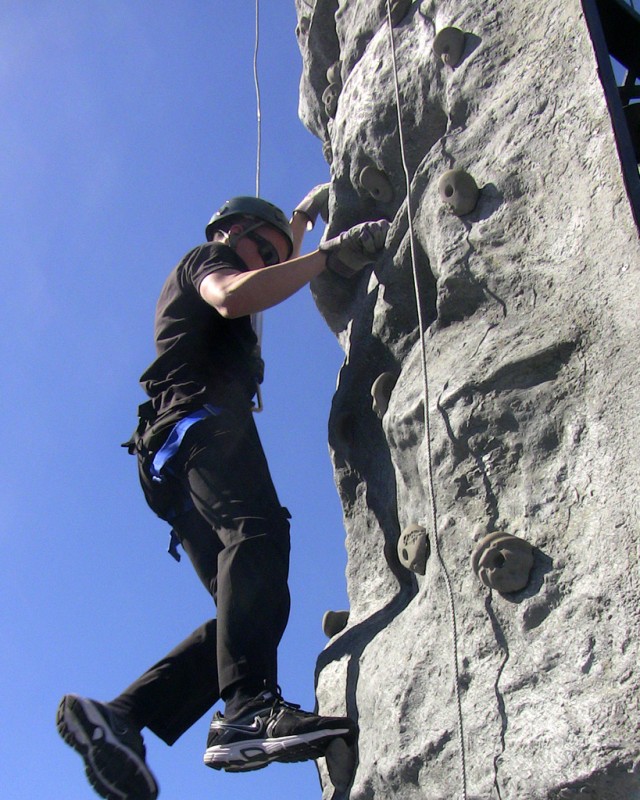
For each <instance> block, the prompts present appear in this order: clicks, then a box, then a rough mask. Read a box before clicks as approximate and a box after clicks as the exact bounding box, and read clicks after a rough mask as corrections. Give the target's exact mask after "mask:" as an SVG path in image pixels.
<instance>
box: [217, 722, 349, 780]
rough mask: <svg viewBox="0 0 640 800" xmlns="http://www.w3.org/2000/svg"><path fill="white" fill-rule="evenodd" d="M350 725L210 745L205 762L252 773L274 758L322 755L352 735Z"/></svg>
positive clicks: (288, 760)
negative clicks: (345, 737) (339, 739)
mask: <svg viewBox="0 0 640 800" xmlns="http://www.w3.org/2000/svg"><path fill="white" fill-rule="evenodd" d="M350 733H351V731H350V730H349V728H347V727H345V728H344V730H341V729H336V728H332V729H330V730H324V731H314V732H313V733H305V734H297V735H296V736H281V737H274V738H270V739H246V740H244V741H241V742H232V743H231V744H223V745H214V746H213V747H208V748H207V749H206V751H205V754H204V763H205V764H206V765H207V766H208V767H211V768H212V769H223V770H225V772H249V771H251V770H256V769H262V768H263V767H266V766H268V765H269V764H271V763H272V762H273V761H278V762H284V763H291V762H296V761H309V760H311V759H316V758H321V757H322V756H324V754H325V750H326V748H327V747H328V745H329V744H330V743H331V742H332V741H333V740H334V739H336V738H340V737H343V736H348V735H349V734H350Z"/></svg>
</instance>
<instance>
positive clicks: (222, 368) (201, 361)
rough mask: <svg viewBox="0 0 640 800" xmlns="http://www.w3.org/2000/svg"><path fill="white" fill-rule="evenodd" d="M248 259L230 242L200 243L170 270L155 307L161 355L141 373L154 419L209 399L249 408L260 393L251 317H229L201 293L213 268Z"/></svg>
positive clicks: (182, 412)
mask: <svg viewBox="0 0 640 800" xmlns="http://www.w3.org/2000/svg"><path fill="white" fill-rule="evenodd" d="M228 267H232V268H234V269H238V270H241V271H242V272H246V270H247V267H246V264H245V263H244V261H242V259H241V258H240V257H239V256H238V255H237V254H236V253H235V252H234V251H233V250H232V249H231V248H230V247H227V246H226V245H223V244H220V243H218V242H216V243H213V242H211V243H209V244H203V245H200V246H199V247H196V248H195V249H194V250H191V252H189V253H187V255H186V256H185V257H184V258H183V259H182V261H180V263H179V264H178V266H177V267H176V268H175V269H174V270H173V271H172V272H171V274H170V275H169V277H168V278H167V280H166V281H165V284H164V286H163V288H162V292H161V293H160V297H159V299H158V304H157V306H156V316H155V342H156V352H157V358H156V359H155V361H154V362H153V363H152V364H151V366H150V367H149V368H148V369H147V370H146V371H145V372H144V373H143V374H142V376H141V377H140V383H141V384H142V387H143V389H144V390H145V392H146V393H147V394H148V395H149V397H150V398H151V400H152V402H153V407H154V411H155V414H156V418H157V419H159V418H164V419H166V420H167V421H172V420H174V419H179V418H180V417H183V416H184V415H185V414H188V413H189V412H190V411H193V410H195V409H198V408H202V406H203V405H205V403H211V404H213V405H220V406H224V407H227V408H238V407H242V408H249V407H250V406H251V399H252V397H253V396H254V394H255V391H256V377H255V375H256V372H257V369H256V358H255V351H256V343H257V337H256V335H255V333H254V331H253V328H252V326H251V318H250V317H248V316H247V317H239V318H237V319H225V318H224V317H223V316H221V315H220V314H219V313H218V312H217V311H216V310H215V308H213V307H212V306H210V305H209V304H208V303H206V302H205V301H204V300H203V299H202V297H201V296H200V291H199V290H200V284H201V283H202V281H203V280H204V278H206V277H207V275H210V274H211V273H212V272H215V271H216V270H218V269H224V268H228Z"/></svg>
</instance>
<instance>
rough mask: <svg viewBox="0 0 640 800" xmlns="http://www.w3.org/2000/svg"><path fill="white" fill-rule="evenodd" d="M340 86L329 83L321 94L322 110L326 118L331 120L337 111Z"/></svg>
mask: <svg viewBox="0 0 640 800" xmlns="http://www.w3.org/2000/svg"><path fill="white" fill-rule="evenodd" d="M341 89H342V85H341V84H339V83H330V84H329V85H328V86H327V88H326V89H325V90H324V92H323V93H322V102H323V103H324V110H325V111H326V112H327V116H328V117H331V119H333V118H334V117H335V115H336V112H337V111H338V98H339V97H340V90H341Z"/></svg>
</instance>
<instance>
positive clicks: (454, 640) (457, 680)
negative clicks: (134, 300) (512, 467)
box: [386, 0, 467, 800]
mask: <svg viewBox="0 0 640 800" xmlns="http://www.w3.org/2000/svg"><path fill="white" fill-rule="evenodd" d="M386 6H387V25H388V29H389V43H390V47H391V60H392V65H393V78H394V86H395V95H396V112H397V116H398V137H399V139H400V156H401V160H402V168H403V170H404V176H405V180H406V187H407V218H408V222H409V245H410V253H411V267H412V271H413V285H414V291H415V297H416V305H417V309H418V328H419V331H420V348H421V357H422V378H423V393H424V431H425V434H424V435H425V445H426V448H427V477H428V487H429V500H430V503H431V526H432V529H433V538H434V545H435V551H436V555H437V558H438V562H439V564H440V567H441V569H442V574H443V576H444V580H445V584H446V587H447V594H448V597H449V610H450V615H451V633H452V661H453V672H454V680H455V695H456V706H457V714H458V734H459V737H458V738H459V743H460V771H461V781H462V798H463V800H467V767H466V757H465V749H464V727H463V719H462V701H461V697H460V672H459V667H458V629H457V623H456V610H455V600H454V595H453V587H452V585H451V578H450V577H449V573H448V571H447V567H446V564H445V562H444V558H443V556H442V551H441V549H440V536H439V533H438V514H437V511H436V496H435V487H434V480H433V457H432V453H431V423H430V415H429V374H428V368H427V351H426V346H425V341H424V334H425V328H424V322H423V316H422V302H421V297H420V286H419V284H418V269H417V258H416V247H415V233H414V228H413V208H412V203H411V175H410V174H409V168H408V166H407V158H406V153H405V137H404V129H403V125H402V112H401V103H400V81H399V77H398V64H397V60H396V47H395V41H394V37H393V22H392V18H391V0H387V2H386Z"/></svg>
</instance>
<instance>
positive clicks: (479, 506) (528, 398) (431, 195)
mask: <svg viewBox="0 0 640 800" xmlns="http://www.w3.org/2000/svg"><path fill="white" fill-rule="evenodd" d="M296 5H297V11H298V17H299V20H300V24H299V26H298V38H299V43H300V48H301V52H302V54H303V62H304V69H303V75H302V80H301V94H300V115H301V118H302V120H303V121H304V123H305V124H306V125H307V127H308V128H309V129H310V130H311V131H312V132H313V133H314V134H316V135H317V136H318V137H319V139H320V140H321V141H322V144H323V152H324V154H325V157H326V158H327V160H328V163H329V165H330V170H331V181H332V190H331V198H330V210H331V217H330V222H329V226H328V231H327V235H333V234H335V233H337V232H338V231H340V230H343V229H345V228H346V227H348V226H350V225H352V224H355V223H357V222H360V221H363V220H366V219H375V218H379V217H381V216H385V217H387V218H388V219H390V220H391V221H392V226H391V231H390V234H389V238H388V242H387V249H386V251H385V253H384V254H383V255H382V256H381V258H380V259H379V262H378V263H377V265H376V266H375V268H374V269H373V270H367V271H366V272H365V274H362V275H361V276H360V277H359V278H357V279H355V280H353V281H348V280H346V279H343V278H341V277H338V276H333V275H329V274H323V275H322V276H321V277H320V278H318V279H317V280H316V281H315V283H314V285H313V292H314V296H315V299H316V302H317V305H318V307H319V309H320V311H321V312H322V314H323V315H324V317H325V319H326V320H327V323H328V324H329V325H330V327H331V329H332V330H333V331H334V332H335V333H336V335H337V336H338V338H339V340H340V342H341V344H342V346H343V348H344V351H345V361H344V365H343V367H342V369H341V372H340V375H339V382H338V388H337V391H336V394H335V398H334V402H333V407H332V409H331V416H330V447H331V453H332V458H333V463H334V467H335V477H336V484H337V488H338V492H339V494H340V498H341V500H342V504H343V508H344V521H345V527H346V534H347V536H346V547H347V551H348V567H347V575H346V579H347V585H348V592H349V598H350V603H351V608H350V617H349V622H348V625H347V627H346V628H345V630H344V631H342V632H341V633H339V634H338V636H336V637H335V638H334V639H332V640H331V641H330V642H329V643H328V645H327V647H326V649H325V650H324V651H323V652H322V654H321V655H320V657H319V660H318V668H317V696H318V701H319V707H320V710H321V712H322V713H325V714H334V713H345V712H347V713H349V714H351V715H352V716H354V717H355V718H356V719H357V721H358V723H359V725H360V740H359V749H358V753H357V763H356V771H355V776H354V779H353V782H352V784H351V786H350V787H349V788H347V789H344V788H342V789H336V788H335V787H334V786H333V784H332V783H331V780H330V777H329V774H328V772H327V771H326V769H325V767H324V766H322V762H319V763H320V775H321V779H322V784H323V798H325V799H326V800H329V798H333V799H334V800H340V798H350V799H351V800H374V799H375V800H388V799H389V798H402V800H405V799H406V800H414V798H415V800H418V798H420V800H445V798H446V800H451V798H460V797H462V796H463V790H462V779H463V770H462V762H461V757H460V726H459V724H458V714H457V702H456V699H457V697H459V699H460V707H461V712H462V721H463V729H464V754H465V771H464V775H465V776H466V795H467V797H469V798H483V800H489V798H491V799H492V800H493V798H495V799H496V800H561V799H562V800H573V799H574V798H575V800H588V799H589V800H630V799H633V798H638V797H640V773H639V768H638V760H639V753H640V735H639V729H638V720H639V717H638V711H639V709H638V689H639V686H638V683H639V677H638V640H639V638H640V636H639V634H640V630H639V628H640V606H639V602H638V600H639V597H638V588H639V583H640V580H639V573H638V541H639V516H640V515H639V505H640V504H639V502H638V473H639V468H640V447H639V444H638V434H637V425H638V418H639V413H638V412H639V411H640V401H639V397H640V395H639V391H638V390H639V388H640V387H639V384H640V377H639V376H640V347H639V345H640V333H639V324H638V298H639V297H640V246H639V240H638V231H637V228H636V225H635V223H634V219H633V215H632V211H631V206H630V202H629V198H628V195H627V193H626V190H625V184H624V182H623V179H622V174H621V167H620V160H619V157H618V153H617V150H616V141H615V136H614V133H613V129H612V124H611V120H610V116H609V112H608V108H607V104H606V100H605V96H604V92H603V88H602V84H601V83H600V80H599V77H598V69H597V63H596V58H595V56H594V50H593V45H592V42H591V38H590V35H589V31H588V28H587V25H586V22H585V18H584V15H583V9H582V6H581V4H580V2H578V0H544V1H543V2H541V0H482V2H481V1H480V0H467V2H462V0H426V1H425V2H415V3H413V4H408V3H404V4H397V5H404V6H405V7H406V8H407V12H406V16H404V17H403V18H402V19H400V20H398V21H397V22H396V24H395V27H394V36H395V42H396V50H397V60H398V73H399V82H400V95H401V105H402V115H403V120H404V126H405V140H406V152H407V162H408V167H409V172H410V175H411V199H412V208H413V218H414V229H415V253H416V269H417V282H418V287H419V292H420V297H421V309H422V314H423V318H424V325H425V333H424V344H425V353H426V362H427V365H428V389H429V403H428V412H429V421H430V449H431V458H430V459H429V452H428V447H427V441H426V438H425V424H424V383H423V371H422V354H421V347H420V334H419V329H418V321H417V311H416V308H417V306H416V297H415V291H414V280H413V274H412V259H411V248H410V241H409V232H408V224H407V213H406V212H407V203H406V184H405V178H404V175H403V170H402V164H401V158H400V150H399V144H398V128H397V121H396V109H395V90H394V80H393V70H392V59H391V55H390V42H389V30H388V26H387V23H386V16H385V7H386V4H385V2H381V1H380V0H378V2H372V1H371V0H349V1H348V2H347V0H316V1H315V2H314V3H310V2H308V1H307V0H296ZM396 13H399V12H396ZM447 27H456V28H458V29H460V30H461V31H463V32H464V33H465V40H464V41H465V45H464V51H463V54H462V58H461V60H460V62H459V64H458V66H457V67H455V68H451V67H450V66H448V65H447V64H445V63H444V62H443V60H442V59H441V58H439V57H438V56H437V55H435V54H434V51H433V42H434V39H435V37H436V35H437V34H438V33H439V32H440V31H441V30H443V29H444V28H447ZM337 62H339V64H338V65H337V66H336V64H337ZM330 68H331V71H330V77H331V78H332V79H334V80H337V77H336V76H337V71H338V69H339V75H340V83H335V84H334V85H336V86H338V87H340V91H339V95H338V97H337V103H335V104H334V107H333V108H332V109H331V111H332V112H333V113H332V115H331V116H330V115H329V114H327V110H326V108H325V105H324V103H323V100H322V95H323V93H324V91H325V90H326V88H327V85H328V83H327V70H328V69H330ZM366 167H371V168H372V169H375V170H376V171H377V172H376V174H378V173H380V174H382V175H383V176H385V178H386V179H387V180H388V182H389V184H390V186H391V187H392V189H393V191H392V193H391V194H389V193H386V192H385V193H383V196H382V197H383V200H384V201H382V200H381V199H380V198H378V199H377V198H376V197H375V196H373V195H372V194H371V192H368V191H366V190H365V189H363V187H362V186H361V184H360V182H359V176H360V175H361V174H362V172H363V170H364V169H365V168H366ZM452 169H463V170H465V171H466V172H467V173H468V174H469V175H470V176H472V177H473V179H474V180H475V182H476V184H477V186H478V188H479V189H480V195H479V199H478V203H477V205H476V207H475V209H474V210H473V211H472V212H471V213H469V214H466V215H462V216H458V215H456V214H455V213H454V212H453V210H452V209H451V207H450V206H449V205H447V204H446V203H443V201H442V199H441V197H440V194H439V192H438V183H439V179H440V178H441V176H442V175H443V174H444V173H446V172H447V171H448V170H452ZM385 372H389V373H392V374H393V375H394V376H397V381H396V382H395V385H394V386H393V388H392V391H391V393H390V396H389V398H388V407H387V408H386V411H385V412H384V414H383V415H382V418H381V419H380V418H379V416H378V414H376V412H375V411H374V410H373V408H372V398H371V394H370V390H371V387H372V384H373V383H374V381H375V380H376V378H378V377H379V376H380V375H381V374H382V373H385ZM430 463H431V465H432V478H433V487H434V492H435V501H436V503H435V519H436V522H437V531H436V530H434V526H433V523H432V518H433V514H432V508H431V503H430V491H429V481H430V468H429V464H430ZM409 525H423V526H424V527H425V528H426V529H427V532H428V537H429V544H430V557H429V559H428V561H427V565H426V573H425V574H424V576H422V575H419V574H415V573H414V572H410V571H408V570H407V569H405V568H404V567H403V566H402V565H401V564H400V562H399V560H398V555H397V542H398V536H399V534H400V532H401V531H402V530H404V529H405V528H407V526H409ZM493 532H503V533H505V534H512V535H514V536H518V537H520V538H521V539H523V540H525V541H526V542H528V543H530V544H531V545H532V546H533V547H534V564H533V570H532V572H531V576H530V579H529V583H528V584H527V586H526V587H525V588H524V589H522V590H521V591H519V592H516V593H511V594H500V593H499V592H497V591H495V590H494V589H491V588H489V587H488V586H486V585H485V584H484V583H483V582H482V581H481V580H480V579H479V578H478V577H477V576H476V574H475V573H474V572H473V569H472V567H471V556H472V553H473V551H474V549H475V547H476V545H477V543H478V542H479V541H480V540H482V539H483V537H485V536H486V535H487V534H490V533H493ZM436 533H437V535H436ZM445 570H446V572H445ZM446 576H448V577H449V581H450V583H449V585H450V588H451V593H449V591H448V589H447V581H446ZM452 602H453V612H454V615H455V630H456V639H455V642H456V644H457V666H458V675H457V676H456V670H455V668H454V652H453V642H454V638H453V627H452Z"/></svg>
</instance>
